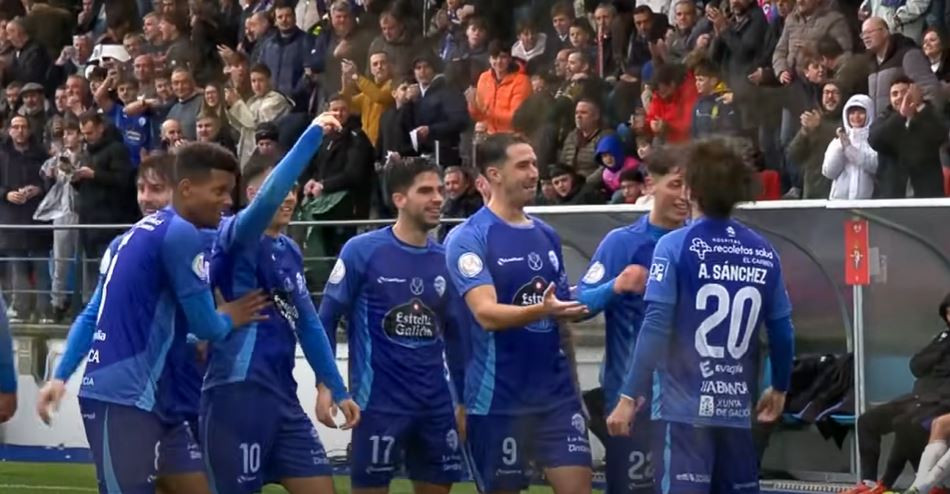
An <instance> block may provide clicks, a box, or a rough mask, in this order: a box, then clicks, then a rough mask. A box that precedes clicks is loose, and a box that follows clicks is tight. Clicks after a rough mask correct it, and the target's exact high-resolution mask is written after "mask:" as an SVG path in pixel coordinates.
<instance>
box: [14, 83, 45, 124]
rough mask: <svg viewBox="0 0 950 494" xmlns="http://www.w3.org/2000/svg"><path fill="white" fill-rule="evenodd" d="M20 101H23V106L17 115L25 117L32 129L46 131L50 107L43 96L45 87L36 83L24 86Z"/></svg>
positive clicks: (21, 90)
mask: <svg viewBox="0 0 950 494" xmlns="http://www.w3.org/2000/svg"><path fill="white" fill-rule="evenodd" d="M20 99H22V100H23V104H22V105H21V106H20V110H19V111H18V112H17V114H18V115H23V116H24V117H26V119H27V120H29V121H30V129H45V128H46V120H47V118H48V117H49V115H50V107H49V102H48V101H47V100H46V96H45V95H44V94H43V86H41V85H39V84H37V83H35V82H28V83H26V84H24V85H23V88H22V89H20Z"/></svg>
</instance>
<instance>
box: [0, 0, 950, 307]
mask: <svg viewBox="0 0 950 494" xmlns="http://www.w3.org/2000/svg"><path fill="white" fill-rule="evenodd" d="M945 8H950V4H948V3H947V2H946V0H929V1H928V0H865V1H864V2H863V3H861V4H860V5H856V4H855V3H854V2H853V1H849V0H797V3H796V0H707V1H706V2H705V3H704V2H703V0H639V1H634V0H601V1H600V2H598V1H596V0H574V1H568V0H557V1H555V0H511V1H508V2H499V1H491V0H297V1H294V0H240V1H239V0H191V1H184V0H108V1H106V0H82V1H79V0H72V1H69V0H59V1H56V0H48V1H31V0H0V85H2V89H3V98H2V101H0V122H2V129H0V130H2V134H3V139H2V141H0V224H27V223H34V222H52V223H53V224H56V225H67V224H75V223H81V224H93V225H96V224H99V225H105V224H122V223H128V222H129V221H132V220H134V219H135V218H136V217H137V215H138V211H137V208H136V207H135V201H134V196H135V179H134V177H135V170H136V167H137V166H138V163H139V162H140V161H141V159H142V158H144V157H146V156H148V155H150V154H154V153H167V152H174V150H175V149H176V147H178V146H180V145H181V144H182V143H184V142H188V141H203V142H214V143H218V144H220V145H221V146H224V147H226V148H228V149H230V150H232V151H233V152H234V153H235V154H236V155H237V156H238V158H239V159H240V162H241V163H242V164H245V163H247V161H248V160H249V159H250V158H251V157H252V156H253V155H254V154H255V153H256V154H264V155H274V156H278V155H279V154H280V153H281V152H282V151H281V150H282V149H286V148H288V147H289V146H290V145H292V143H293V142H294V141H295V139H296V138H297V136H298V135H299V134H300V132H302V130H303V129H304V128H305V126H306V125H307V123H308V122H309V121H310V120H311V119H312V118H313V116H314V115H315V114H317V113H319V112H323V111H329V112H331V113H333V114H334V115H335V116H337V117H338V118H339V119H340V120H341V121H342V122H343V123H344V127H343V130H342V132H340V133H339V134H338V135H334V136H331V137H330V138H328V139H326V140H325V141H324V143H323V147H322V149H321V150H320V153H319V154H318V156H317V157H316V158H315V159H314V160H313V162H312V163H311V165H310V167H309V168H308V170H307V172H306V176H305V177H302V179H301V184H302V194H303V195H304V196H305V200H304V201H302V202H301V210H300V213H299V217H300V218H302V219H316V220H320V219H326V220H350V219H367V218H372V217H386V216H387V215H390V214H391V210H390V209H389V207H388V205H387V200H386V192H385V189H384V187H383V184H381V183H379V180H378V177H379V174H378V173H377V171H378V170H379V168H380V167H381V166H383V165H384V164H385V162H386V160H387V158H388V157H389V156H391V155H393V154H398V155H402V156H407V155H429V156H431V157H432V158H433V159H435V160H437V161H438V162H439V163H440V164H441V165H442V166H443V167H444V168H445V170H446V186H447V187H446V188H447V196H448V197H447V201H446V204H445V212H446V215H447V216H454V217H465V216H467V215H468V214H471V213H472V212H473V211H475V210H476V209H477V208H478V207H480V205H481V203H482V197H481V194H480V193H479V192H478V187H477V186H476V183H477V181H478V177H477V174H476V173H474V172H473V170H474V169H475V166H474V164H473V163H472V161H473V159H474V152H473V148H474V143H476V142H478V140H479V139H481V138H483V137H484V136H485V135H487V134H492V133H496V132H518V133H521V134H523V135H525V136H526V137H527V138H528V139H529V140H530V142H531V143H532V144H533V146H534V149H535V152H536V155H537V157H538V168H539V174H540V185H539V188H538V203H540V204H555V205H556V204H607V203H611V204H616V203H638V204H644V203H649V201H650V197H649V193H650V185H651V184H650V182H649V179H648V178H646V177H644V174H643V173H642V172H641V170H640V168H641V167H640V162H641V160H643V159H645V158H646V157H647V155H649V154H650V153H651V152H653V151H654V150H656V149H657V148H658V147H659V146H664V145H672V144H677V143H682V142H686V141H689V140H691V139H699V138H704V137H708V136H714V135H729V136H733V137H736V138H737V139H739V140H740V141H741V142H742V143H743V144H744V145H745V146H747V148H748V151H749V152H748V153H747V156H748V157H749V161H750V165H752V166H755V167H757V169H758V170H759V172H760V177H761V184H762V187H761V192H760V194H759V199H761V200H774V199H799V198H807V199H865V198H903V197H937V196H943V195H944V194H945V191H946V189H947V180H948V179H947V178H946V177H947V170H948V168H946V166H947V165H948V164H950V153H948V152H947V148H948V123H950V105H945V100H946V99H947V96H950V64H948V63H947V61H948V59H950V52H948V50H947V49H946V48H945V47H944V42H943V39H944V37H945V31H944V29H945V27H946V26H947V24H948V23H947V21H948V20H950V19H948V14H947V13H945V12H944V9H945ZM948 12H950V10H948ZM352 231H353V230H352V229H351V228H347V227H333V228H324V229H320V230H317V231H315V232H311V233H310V234H309V235H308V238H307V240H308V243H309V244H310V245H308V246H305V247H306V249H307V251H308V253H309V254H311V255H321V254H325V255H333V254H334V253H335V252H336V251H337V250H338V249H339V246H340V245H342V242H344V241H345V240H346V238H348V236H349V235H351V234H352ZM444 233H445V232H442V234H443V235H444ZM114 234H115V232H114V231H108V230H86V229H81V230H79V231H78V232H77V231H75V230H68V231H67V230H63V231H57V232H56V234H55V235H51V234H44V233H41V232H37V231H30V232H28V233H27V234H23V235H8V234H6V233H4V234H2V235H0V251H2V253H3V257H5V258H9V259H10V260H9V262H7V264H8V266H9V268H10V272H11V275H10V281H8V283H10V284H12V285H13V287H12V288H13V289H12V291H13V292H14V293H15V296H14V301H13V304H12V309H11V310H12V312H13V316H14V317H18V318H27V317H32V318H34V319H42V320H44V321H45V320H47V319H56V318H57V317H60V316H61V315H62V314H64V313H65V311H66V305H67V301H66V300H65V298H64V295H63V293H64V288H63V287H64V286H65V285H66V283H67V281H66V278H67V277H68V276H69V265H68V262H67V261H68V260H69V259H71V258H72V256H74V255H76V252H75V250H76V249H77V247H78V250H79V251H80V254H82V255H83V256H85V257H87V258H90V259H93V258H96V257H99V256H100V255H101V254H102V252H103V251H104V249H105V248H106V246H107V244H108V242H109V240H110V238H111V237H112V236H113V235H114ZM51 251H54V252H55V258H56V260H57V262H54V263H53V266H54V268H53V269H52V270H50V269H48V268H46V266H45V264H44V263H42V262H40V261H39V259H41V258H46V257H49V252H51ZM94 268H95V266H94V265H93V266H91V267H89V268H87V269H88V270H93V269H94ZM49 272H52V276H51V277H50V276H49V275H48V273H49ZM89 274H92V273H91V272H90V273H89ZM50 278H52V279H50ZM83 278H84V279H85V280H87V281H88V280H92V279H94V276H91V275H90V276H84V277H83ZM50 285H51V286H52V287H53V297H52V299H51V300H50V299H49V297H46V296H39V295H37V296H29V295H30V294H31V293H34V292H36V291H40V290H43V289H46V290H48V289H49V286H50Z"/></svg>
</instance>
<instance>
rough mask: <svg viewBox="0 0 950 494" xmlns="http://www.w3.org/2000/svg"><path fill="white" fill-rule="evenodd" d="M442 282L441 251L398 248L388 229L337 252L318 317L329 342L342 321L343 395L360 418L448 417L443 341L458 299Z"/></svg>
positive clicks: (429, 246)
mask: <svg viewBox="0 0 950 494" xmlns="http://www.w3.org/2000/svg"><path fill="white" fill-rule="evenodd" d="M448 277H449V274H448V272H447V270H446V268H445V250H444V249H443V248H442V246H441V245H439V244H437V243H435V242H433V241H431V240H430V241H429V242H428V244H427V245H426V246H425V247H416V246H411V245H408V244H405V243H404V242H402V241H400V240H399V239H398V238H396V236H395V235H394V234H393V230H392V228H391V227H387V228H382V229H379V230H376V231H372V232H369V233H365V234H362V235H359V236H356V237H354V238H352V239H350V240H349V241H348V242H347V243H346V245H344V246H343V250H342V251H341V252H340V256H339V259H338V260H337V262H336V265H335V266H334V267H333V271H332V272H331V273H330V277H329V279H328V280H327V285H326V291H325V293H324V298H323V301H322V302H321V306H320V317H321V319H322V320H323V325H324V327H325V328H326V329H327V331H328V332H330V333H334V334H335V331H336V327H337V322H338V320H339V318H340V316H345V318H346V329H347V335H348V338H349V340H348V341H349V349H350V352H349V365H350V374H349V379H350V393H351V394H352V395H353V397H354V399H355V400H356V403H357V404H359V406H360V407H361V408H362V409H363V410H371V411H375V412H384V413H393V414H408V415H438V414H444V413H446V412H448V411H450V410H451V409H452V400H451V395H450V389H449V379H448V378H447V371H446V368H447V366H446V361H445V335H446V333H447V332H451V331H456V329H455V328H456V327H457V323H456V321H457V313H458V312H457V311H458V309H457V307H458V295H456V294H455V292H454V290H453V289H452V286H451V283H450V282H449V280H448ZM331 336H332V335H331ZM331 341H335V338H331Z"/></svg>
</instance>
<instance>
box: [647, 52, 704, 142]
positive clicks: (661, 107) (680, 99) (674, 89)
mask: <svg viewBox="0 0 950 494" xmlns="http://www.w3.org/2000/svg"><path fill="white" fill-rule="evenodd" d="M650 86H652V88H653V99H652V100H651V101H650V105H649V106H648V107H647V115H646V117H647V118H646V123H647V127H648V128H649V129H650V131H651V132H652V133H653V135H654V136H655V137H659V138H660V139H661V140H662V141H663V142H668V143H677V142H686V141H688V140H689V134H690V126H691V125H692V120H693V106H695V105H696V100H697V99H698V97H699V95H698V94H697V93H696V80H695V79H694V78H693V74H692V72H688V71H686V70H685V69H684V68H683V66H681V65H673V64H665V65H660V66H659V67H657V68H656V70H655V72H654V73H653V80H652V81H651V84H650Z"/></svg>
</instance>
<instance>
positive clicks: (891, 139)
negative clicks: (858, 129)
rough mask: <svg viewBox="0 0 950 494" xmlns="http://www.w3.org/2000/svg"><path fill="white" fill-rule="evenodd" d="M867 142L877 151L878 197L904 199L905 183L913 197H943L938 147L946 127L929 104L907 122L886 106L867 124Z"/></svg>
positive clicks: (944, 135)
mask: <svg viewBox="0 0 950 494" xmlns="http://www.w3.org/2000/svg"><path fill="white" fill-rule="evenodd" d="M868 142H869V143H870V144H871V147H872V148H874V150H875V151H877V152H878V169H877V179H878V186H877V191H878V194H877V195H878V196H880V197H887V198H903V197H906V189H907V180H908V179H909V180H910V183H911V185H912V186H913V188H914V197H943V172H942V171H941V170H940V146H941V145H942V144H943V143H945V142H947V125H946V124H945V123H944V121H943V119H942V118H941V117H940V115H939V114H938V113H937V111H936V110H934V108H933V106H932V105H931V104H930V103H924V108H923V109H922V110H920V112H919V113H918V114H917V116H915V117H914V118H912V119H911V120H910V123H909V124H908V122H907V120H906V119H905V118H904V117H903V116H901V114H900V113H898V112H897V111H896V110H894V109H893V108H891V107H887V109H886V110H884V112H883V113H882V114H881V115H880V116H879V117H878V118H876V119H875V120H874V123H872V124H871V130H870V136H869V137H868Z"/></svg>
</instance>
